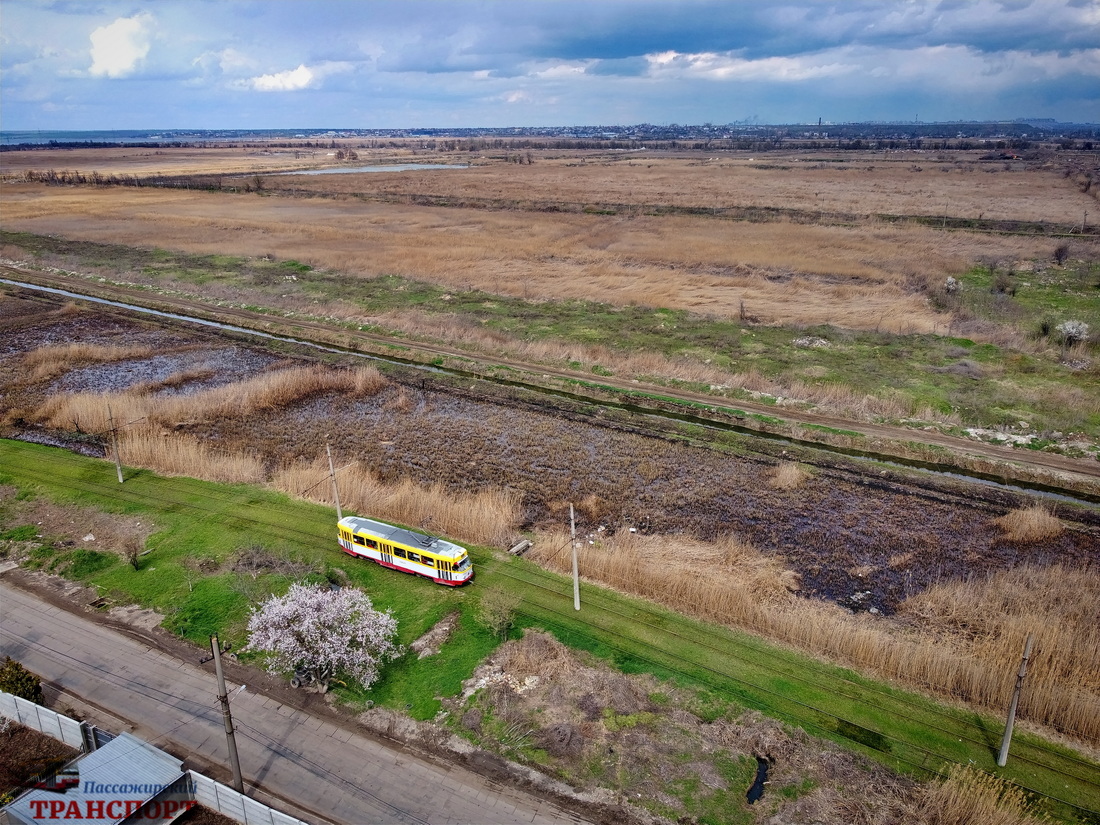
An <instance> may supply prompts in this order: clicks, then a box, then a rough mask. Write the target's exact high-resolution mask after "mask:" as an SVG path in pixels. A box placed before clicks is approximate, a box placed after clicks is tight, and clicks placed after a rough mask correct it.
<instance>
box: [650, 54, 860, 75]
mask: <svg viewBox="0 0 1100 825" xmlns="http://www.w3.org/2000/svg"><path fill="white" fill-rule="evenodd" d="M646 60H647V62H648V63H649V73H650V76H652V77H666V78H677V79H686V78H693V77H695V78H705V79H709V80H771V81H778V82H790V81H802V80H813V79H818V78H823V77H836V76H837V75H843V74H851V73H852V72H855V71H857V70H858V66H856V65H853V64H850V63H847V62H843V61H837V60H836V59H829V58H825V57H823V56H813V55H808V56H804V57H765V58H760V59H758V60H746V59H745V58H743V57H738V56H737V55H735V54H731V53H728V52H727V53H722V54H719V53H716V52H700V53H698V54H683V53H680V52H671V51H670V52H660V53H658V54H649V55H646Z"/></svg>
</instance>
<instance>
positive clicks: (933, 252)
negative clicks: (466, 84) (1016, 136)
mask: <svg viewBox="0 0 1100 825" xmlns="http://www.w3.org/2000/svg"><path fill="white" fill-rule="evenodd" d="M359 151H360V156H359V160H358V161H356V163H357V164H360V165H361V164H369V163H381V162H385V163H392V162H409V161H414V162H437V163H438V162H448V163H455V162H469V163H470V164H472V165H471V167H470V168H467V169H460V170H434V171H420V172H394V173H362V174H341V175H324V176H312V177H305V176H301V175H294V176H287V177H277V176H273V175H271V174H270V172H271V171H273V170H275V169H293V168H300V167H303V166H310V165H312V166H319V165H328V166H332V165H336V162H335V161H334V160H333V158H332V157H331V152H327V151H324V150H318V151H316V152H315V155H316V156H309V155H310V153H308V152H301V151H299V152H297V154H298V155H299V157H297V158H296V157H295V152H294V151H293V150H271V151H266V150H261V149H228V148H223V149H209V150H198V149H161V150H152V149H134V150H121V149H119V150H102V151H100V152H95V151H91V150H72V151H64V150H43V151H33V152H31V151H28V152H5V153H3V155H2V156H0V163H2V165H3V169H2V172H3V175H4V178H5V181H6V182H5V183H4V186H3V193H2V195H3V206H4V218H5V227H6V228H7V229H9V230H19V231H27V232H33V233H40V234H60V235H62V236H64V237H68V238H74V239H84V240H95V241H100V242H107V243H120V244H127V245H138V246H146V247H148V246H159V247H163V248H168V249H173V250H183V251H188V252H196V253H202V254H211V253H216V254H226V255H245V256H256V257H258V256H263V255H270V256H274V257H276V258H280V259H293V260H297V261H301V262H303V263H305V264H308V265H310V266H313V267H314V268H324V269H329V270H336V271H339V272H340V273H342V274H344V275H347V276H353V277H355V276H359V277H373V276H377V275H382V274H395V275H401V276H405V277H408V278H411V279H416V280H423V281H430V282H433V283H438V284H442V285H446V286H447V287H449V288H455V289H464V288H476V289H482V290H485V291H487V292H492V293H497V294H502V295H511V296H518V297H523V298H527V299H535V300H548V299H566V298H571V299H577V298H580V299H593V300H599V301H604V302H608V303H612V304H618V305H641V306H653V307H667V308H672V309H684V310H690V311H693V312H697V313H706V314H709V315H713V316H718V317H727V318H730V317H736V316H737V315H738V313H740V312H741V311H742V309H743V308H745V309H747V311H748V312H750V313H751V314H752V315H753V316H754V317H756V318H759V319H760V321H762V322H763V323H767V324H786V325H809V326H813V325H819V324H832V325H835V326H838V327H844V328H848V329H878V330H884V331H891V332H899V333H908V332H945V331H946V330H947V329H948V327H949V324H950V319H949V318H948V317H947V316H945V315H944V314H943V313H941V312H937V311H936V310H935V309H933V308H932V307H931V306H930V305H929V303H928V301H927V298H926V295H925V294H924V291H925V290H927V289H929V288H933V287H935V286H937V285H940V284H942V283H943V282H944V280H945V278H946V277H947V276H952V275H955V276H957V275H959V274H961V273H962V272H964V271H966V270H967V269H968V268H969V267H971V266H973V265H974V263H975V262H976V261H981V260H997V261H1003V262H1006V263H1008V264H1009V265H1011V264H1013V263H1015V262H1017V261H1027V260H1033V259H1036V258H1044V259H1045V258H1048V257H1049V256H1050V253H1051V251H1052V249H1053V247H1054V243H1052V241H1051V240H1050V239H1049V238H1035V237H1018V236H1008V235H992V234H979V233H963V232H952V233H945V232H942V231H938V229H937V228H935V227H929V226H920V225H912V224H893V223H887V222H883V221H880V220H877V219H875V218H874V217H873V216H874V215H876V214H880V213H885V214H892V215H912V216H939V215H948V216H950V217H952V218H975V219H977V218H984V219H1013V220H1043V221H1048V222H1053V223H1060V224H1066V225H1069V224H1072V223H1074V222H1080V221H1081V220H1083V215H1084V213H1085V212H1087V211H1088V210H1089V208H1090V207H1095V203H1096V200H1095V197H1094V196H1093V195H1094V191H1091V192H1089V193H1086V192H1084V191H1082V188H1083V187H1082V185H1081V182H1080V181H1081V179H1080V175H1079V174H1077V173H1076V172H1074V171H1073V167H1072V165H1067V164H1066V163H1065V162H1062V160H1061V159H1059V158H1056V157H1055V158H1054V159H1051V160H1049V161H1044V162H1035V163H1027V164H1025V163H1018V164H1016V165H1014V164H1013V163H1008V162H1001V161H997V162H991V161H981V160H979V159H978V158H979V153H974V152H971V153H965V152H956V153H943V154H941V153H935V154H933V153H928V154H921V153H890V154H882V153H865V154H860V153H854V154H853V153H848V154H845V155H844V156H843V158H842V160H843V162H840V163H838V162H828V161H830V160H831V159H835V158H834V157H833V156H828V155H823V156H814V155H807V154H802V155H782V156H779V155H776V156H769V157H768V158H766V161H767V162H759V161H760V160H761V159H756V158H750V157H731V158H725V157H723V158H720V159H717V158H713V157H708V156H707V155H705V154H703V153H697V154H695V155H690V154H688V155H683V154H679V155H677V154H671V153H649V154H645V155H643V154H642V153H607V152H604V153H574V154H565V153H562V152H542V153H540V152H536V153H533V162H532V163H530V164H528V163H510V162H507V160H506V159H505V158H506V156H507V155H505V157H500V156H499V153H498V156H497V157H490V156H486V155H479V154H476V153H470V152H466V153H444V154H439V153H427V152H415V151H414V150H413V149H411V148H409V149H404V150H395V149H387V150H385V151H384V152H382V151H371V150H359ZM343 165H344V166H347V164H346V163H345V164H343ZM47 169H54V170H58V171H61V170H72V171H79V172H82V173H85V174H90V173H92V172H93V171H94V172H99V173H100V174H103V175H110V174H116V175H138V176H147V175H152V174H164V175H185V174H197V173H200V172H206V173H211V174H217V175H231V174H240V175H242V177H241V178H240V179H239V187H240V189H241V190H243V189H244V188H246V187H247V188H250V189H251V188H254V187H255V186H256V185H257V181H256V178H257V177H259V178H260V182H259V185H260V186H261V187H262V188H263V190H264V193H263V194H262V195H261V194H257V193H256V192H254V191H251V192H247V193H246V192H244V191H238V192H227V191H218V192H209V191H186V190H185V191H176V190H163V189H148V188H144V189H134V188H123V187H114V186H112V187H94V186H82V187H68V186H64V187H56V186H42V185H39V184H28V183H23V182H20V181H21V180H23V178H24V177H25V175H26V173H27V172H29V171H32V170H36V171H38V172H42V171H45V170H47ZM221 184H222V186H224V187H229V186H231V185H233V184H232V180H231V179H229V178H224V177H223V178H222V180H221ZM288 191H294V192H296V193H297V196H288V195H287V194H286V193H287V192H288ZM311 195H317V196H320V197H311ZM425 198H427V199H430V200H432V201H433V202H439V201H441V200H442V201H457V202H459V203H467V205H468V208H438V207H431V206H417V205H414V204H413V203H409V202H400V201H401V200H405V201H415V200H416V199H421V200H423V199H425ZM609 204H611V205H615V204H620V205H622V204H625V205H628V206H630V207H631V210H629V211H630V214H591V212H593V211H595V212H601V213H607V212H615V211H616V209H615V208H614V206H611V207H608V205H609ZM486 205H488V206H490V207H492V208H484V207H485V206H486ZM558 206H560V207H561V208H562V209H563V210H564V212H554V211H548V210H549V209H552V208H558ZM666 206H673V207H679V208H683V209H725V208H729V207H740V208H754V209H762V210H772V211H769V212H768V215H767V217H768V218H769V219H768V220H766V221H732V220H723V219H717V218H715V217H711V216H698V215H686V214H676V215H655V214H646V213H647V211H648V212H652V210H654V209H660V208H663V207H666ZM585 207H590V209H589V213H585V212H584V211H583V209H584V208H585ZM597 207H598V208H597ZM774 210H793V211H794V212H795V213H797V214H794V215H792V214H789V213H787V212H784V211H779V212H775V211H774ZM1094 211H1096V210H1095V209H1094ZM819 213H821V214H819ZM838 215H839V216H840V217H838Z"/></svg>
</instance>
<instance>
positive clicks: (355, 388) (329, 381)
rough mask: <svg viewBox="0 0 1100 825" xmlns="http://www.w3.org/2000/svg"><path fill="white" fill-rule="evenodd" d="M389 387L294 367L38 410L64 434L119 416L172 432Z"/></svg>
mask: <svg viewBox="0 0 1100 825" xmlns="http://www.w3.org/2000/svg"><path fill="white" fill-rule="evenodd" d="M387 384H388V382H387V381H386V379H385V378H384V377H383V376H382V375H381V374H380V373H379V372H378V371H377V370H376V369H375V368H374V367H356V368H353V369H331V368H328V367H313V366H310V367H290V368H286V369H278V370H272V371H268V372H265V373H263V374H261V375H257V376H256V377H254V378H251V379H249V380H247V381H241V382H237V383H234V384H227V385H225V386H222V387H217V388H214V389H209V390H205V391H203V392H198V393H195V394H193V395H177V396H171V397H166V398H162V397H159V396H155V395H148V394H143V393H139V392H120V393H106V394H104V393H89V392H83V393H72V394H61V395H54V396H51V397H50V398H48V399H46V401H45V402H44V403H43V404H42V405H41V406H40V407H39V408H38V410H37V411H36V412H35V413H34V416H33V420H35V421H37V422H39V423H42V424H44V425H46V426H48V427H53V428H55V429H61V430H71V429H77V430H82V431H84V432H106V431H107V430H108V429H110V426H111V421H110V420H109V415H113V416H114V423H115V424H118V423H120V422H121V423H130V422H143V423H145V424H146V425H148V426H150V427H168V428H171V427H175V426H177V425H179V424H181V423H188V422H195V421H199V420H212V421H216V420H219V419H225V418H241V417H246V416H248V415H251V414H254V413H259V412H264V411H270V410H275V409H279V408H282V407H286V406H288V405H290V404H293V403H295V402H298V401H302V400H305V399H307V398H311V397H314V396H317V395H323V394H327V393H344V394H349V395H356V396H360V397H363V396H368V395H374V394H376V393H378V392H381V391H382V389H383V388H385V387H386V386H387ZM108 408H110V411H108Z"/></svg>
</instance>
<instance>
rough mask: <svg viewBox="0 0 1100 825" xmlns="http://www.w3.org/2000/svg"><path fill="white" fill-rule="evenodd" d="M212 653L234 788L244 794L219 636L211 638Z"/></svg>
mask: <svg viewBox="0 0 1100 825" xmlns="http://www.w3.org/2000/svg"><path fill="white" fill-rule="evenodd" d="M210 651H211V653H213V654H214V673H215V674H216V675H217V677H218V701H219V702H221V705H222V719H223V720H224V722H225V741H226V742H227V743H228V745H229V767H230V768H232V769H233V787H234V788H235V789H236V791H237V793H244V780H243V779H242V778H241V761H240V759H238V758H237V740H236V738H235V737H234V735H233V714H232V713H230V711H229V696H228V694H227V693H226V691H225V674H223V673H222V648H221V643H219V642H218V636H217V634H215V635H213V636H211V637H210Z"/></svg>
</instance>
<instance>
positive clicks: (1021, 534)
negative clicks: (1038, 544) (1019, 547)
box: [995, 504, 1065, 542]
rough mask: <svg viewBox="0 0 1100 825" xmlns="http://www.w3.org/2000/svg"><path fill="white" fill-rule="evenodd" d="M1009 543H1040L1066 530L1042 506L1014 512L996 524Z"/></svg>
mask: <svg viewBox="0 0 1100 825" xmlns="http://www.w3.org/2000/svg"><path fill="white" fill-rule="evenodd" d="M995 523H996V524H997V526H998V527H1000V528H1001V529H1002V530H1004V533H1005V538H1006V539H1008V540H1009V541H1025V542H1029V541H1039V540H1041V539H1045V538H1050V537H1051V536H1056V535H1058V534H1059V533H1061V532H1062V530H1063V529H1065V526H1064V525H1063V524H1062V522H1061V521H1059V520H1058V518H1057V517H1056V516H1055V515H1054V514H1052V513H1051V512H1050V510H1049V509H1047V508H1046V507H1044V506H1042V505H1041V504H1035V505H1032V506H1031V507H1024V508H1021V509H1017V510H1012V511H1011V512H1009V513H1006V514H1005V515H1003V516H1001V517H1000V518H999V519H997V520H996V522H995Z"/></svg>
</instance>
